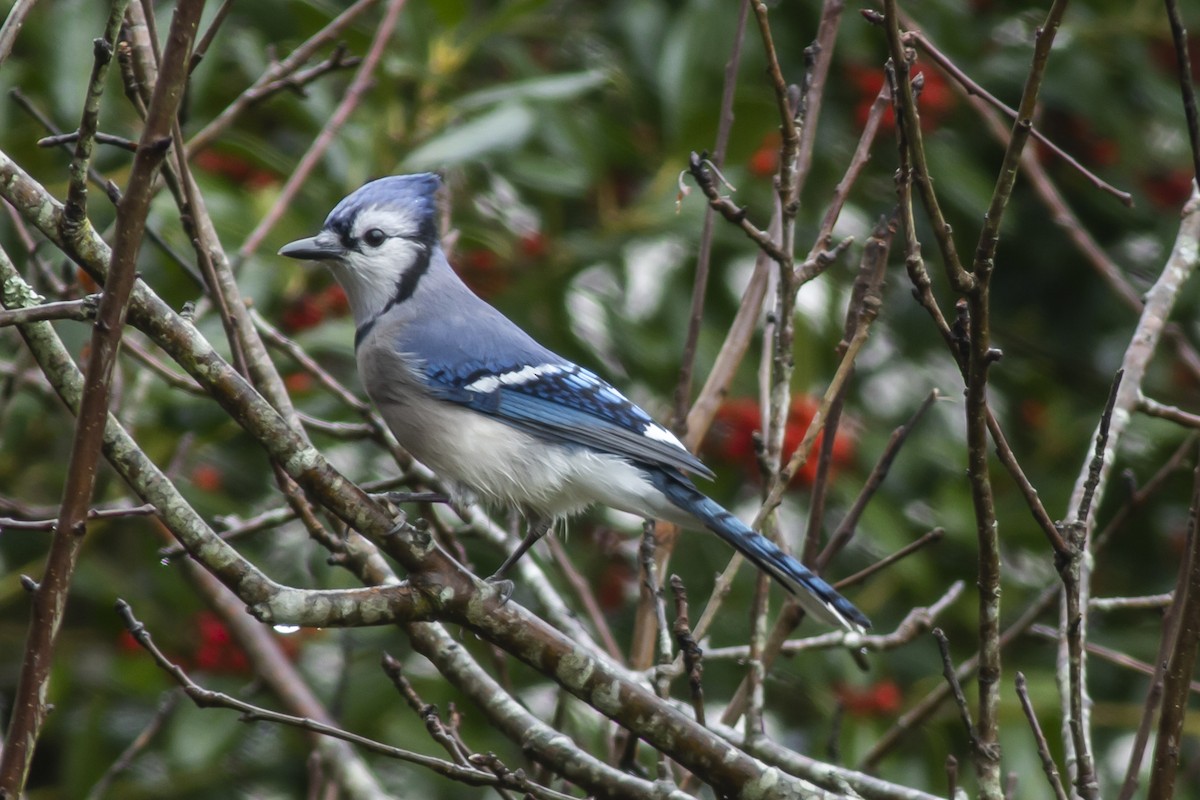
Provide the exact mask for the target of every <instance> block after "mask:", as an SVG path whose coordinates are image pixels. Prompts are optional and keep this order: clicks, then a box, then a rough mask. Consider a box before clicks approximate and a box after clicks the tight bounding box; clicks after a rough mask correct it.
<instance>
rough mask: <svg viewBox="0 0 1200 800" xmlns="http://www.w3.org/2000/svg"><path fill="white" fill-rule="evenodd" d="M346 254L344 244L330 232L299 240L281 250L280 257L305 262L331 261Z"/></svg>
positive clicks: (322, 232)
mask: <svg viewBox="0 0 1200 800" xmlns="http://www.w3.org/2000/svg"><path fill="white" fill-rule="evenodd" d="M345 254H346V249H345V248H344V247H342V243H341V242H339V241H338V239H337V237H336V236H334V235H333V234H332V233H329V232H328V231H321V232H320V233H318V234H317V235H316V236H310V237H308V238H307V239H297V240H296V241H294V242H289V243H288V244H285V245H284V246H283V247H281V248H279V255H281V256H287V257H288V258H299V259H303V260H305V261H330V260H333V259H337V258H341V257H342V256H344V255H345Z"/></svg>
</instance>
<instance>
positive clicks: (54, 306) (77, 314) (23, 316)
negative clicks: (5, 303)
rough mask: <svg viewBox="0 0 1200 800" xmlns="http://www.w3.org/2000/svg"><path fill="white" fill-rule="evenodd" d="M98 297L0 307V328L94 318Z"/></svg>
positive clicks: (81, 320)
mask: <svg viewBox="0 0 1200 800" xmlns="http://www.w3.org/2000/svg"><path fill="white" fill-rule="evenodd" d="M99 299H100V298H99V297H98V296H96V295H92V296H89V297H85V298H83V299H82V300H60V301H58V302H55V303H42V304H40V305H36V306H27V307H25V308H15V309H12V310H11V311H10V310H5V309H0V328H6V327H8V326H9V325H20V324H22V323H27V322H41V321H46V320H56V319H71V320H77V321H80V322H83V321H86V320H90V319H95V318H96V308H97V306H98V301H99Z"/></svg>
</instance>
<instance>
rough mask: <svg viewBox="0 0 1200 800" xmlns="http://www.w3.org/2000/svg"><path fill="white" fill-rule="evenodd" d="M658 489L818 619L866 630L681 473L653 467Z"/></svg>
mask: <svg viewBox="0 0 1200 800" xmlns="http://www.w3.org/2000/svg"><path fill="white" fill-rule="evenodd" d="M650 478H651V481H652V482H653V483H654V485H655V488H657V489H658V490H659V491H660V492H662V493H663V494H664V495H666V497H667V499H668V500H670V501H671V503H672V504H673V505H675V506H676V507H677V508H679V509H681V510H683V511H686V512H687V513H688V514H690V515H691V516H693V517H695V518H696V519H698V520H699V521H700V522H701V523H703V524H704V527H706V528H708V529H709V530H710V531H712V532H713V533H715V534H717V535H718V536H720V537H721V538H722V539H724V540H725V541H726V542H728V543H729V544H731V545H732V546H733V548H734V549H735V550H737V551H738V552H739V553H741V554H742V555H743V556H745V557H746V558H747V559H749V561H750V562H751V563H752V564H754V565H755V566H756V567H758V568H759V569H761V570H762V571H763V572H765V573H767V574H768V575H770V576H771V577H772V578H774V579H775V580H777V581H779V582H780V583H781V584H783V586H784V587H785V588H786V589H787V590H788V591H790V592H791V593H792V594H793V595H795V596H796V601H797V602H799V603H800V605H801V606H802V607H803V608H804V609H805V610H806V611H808V613H810V614H812V615H813V616H814V617H816V618H817V619H820V620H822V621H824V622H825V623H827V624H829V625H834V626H837V627H841V628H844V629H846V630H848V631H857V632H859V633H862V632H864V631H865V630H866V629H867V628H869V627H871V621H870V620H869V619H867V617H866V615H865V614H863V613H862V612H861V611H859V610H858V609H857V608H855V607H854V604H853V603H851V602H850V601H849V600H847V599H846V598H844V597H842V596H841V595H840V594H838V593H837V590H836V589H834V588H833V587H832V586H830V585H829V584H828V583H827V582H825V581H824V580H822V579H821V578H819V577H818V576H817V575H815V574H813V572H812V570H810V569H809V568H808V567H806V566H804V565H803V564H801V563H800V562H799V561H797V560H796V559H795V558H793V557H792V556H789V555H788V554H787V553H785V552H783V551H782V550H780V549H779V547H777V546H776V545H775V543H774V542H772V541H771V540H770V539H768V538H766V537H765V536H763V535H762V534H760V533H756V532H755V531H753V530H751V529H750V528H749V527H748V526H747V525H746V524H745V523H744V522H742V521H741V520H740V519H738V518H737V517H735V516H734V515H733V514H731V513H729V512H728V511H726V510H725V509H724V508H722V507H721V506H720V505H719V504H718V503H716V502H715V501H713V500H712V499H710V498H708V497H707V496H705V495H704V493H703V492H701V491H700V490H699V489H697V488H696V487H695V486H693V485H692V483H691V481H689V480H688V479H687V478H684V477H683V476H681V475H678V476H677V475H671V474H668V473H665V472H662V471H659V470H655V471H654V473H653V474H651V476H650Z"/></svg>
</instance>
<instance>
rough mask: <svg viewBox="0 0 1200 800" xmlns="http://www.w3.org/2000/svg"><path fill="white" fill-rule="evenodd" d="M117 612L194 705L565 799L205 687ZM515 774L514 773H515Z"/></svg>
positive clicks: (474, 781) (124, 611) (469, 779)
mask: <svg viewBox="0 0 1200 800" xmlns="http://www.w3.org/2000/svg"><path fill="white" fill-rule="evenodd" d="M117 612H118V613H119V614H120V615H121V617H122V619H124V621H125V625H126V627H127V628H128V629H129V632H130V633H132V634H133V637H134V639H136V640H137V642H138V644H140V645H141V646H142V648H143V649H144V650H145V651H146V652H147V653H149V654H150V655H151V657H153V659H154V661H155V663H156V664H158V666H159V667H160V668H161V669H162V670H163V671H164V672H166V673H167V674H168V675H170V676H171V677H172V678H174V679H175V681H176V683H178V684H179V686H180V687H181V688H182V689H183V691H184V693H185V694H186V695H187V696H188V698H189V699H190V700H191V701H192V702H193V703H195V704H196V706H197V707H198V708H227V709H230V710H233V711H237V712H239V713H240V714H241V717H240V720H241V721H242V722H257V721H263V722H274V723H276V724H279V725H288V726H290V727H294V728H299V729H300V730H304V731H309V732H311V733H317V734H320V735H322V736H331V737H333V738H336V739H341V740H342V741H345V742H349V743H351V744H354V745H357V746H358V747H361V748H363V749H364V750H367V751H369V752H372V753H376V754H378V755H382V756H386V757H388V758H394V759H397V760H399V761H404V762H406V763H409V764H415V765H417V766H420V767H423V768H425V769H428V770H429V771H431V772H434V773H436V774H438V775H441V776H443V777H446V778H449V779H451V780H455V781H459V782H461V783H464V784H466V785H468V786H506V785H507V786H508V788H512V789H515V790H518V791H527V792H529V793H530V794H533V795H534V796H535V797H546V798H553V799H554V800H566V798H567V797H568V796H567V795H563V794H560V793H559V792H554V791H551V790H548V789H545V788H544V787H539V786H535V785H532V784H530V783H529V782H528V781H519V780H514V781H511V782H510V781H505V780H504V779H503V778H501V777H499V776H497V775H494V774H492V773H490V772H485V771H483V770H480V769H476V768H474V767H472V766H463V765H459V764H455V763H454V762H452V761H446V760H444V759H440V758H433V757H431V756H426V755H422V754H420V753H414V752H412V751H411V750H404V749H402V748H399V747H393V746H391V745H387V744H384V743H382V742H378V741H375V740H373V739H368V738H366V737H365V736H359V735H358V734H355V733H351V732H350V731H347V730H345V729H343V728H337V727H334V726H332V725H328V724H325V723H323V722H319V721H317V720H313V719H309V718H307V717H299V716H293V715H291V714H281V713H279V712H277V711H271V710H269V709H266V708H263V707H262V706H256V705H253V704H252V703H247V702H245V701H244V700H239V699H237V698H235V697H230V696H229V695H227V694H225V693H224V692H214V691H212V690H210V689H205V688H204V687H203V686H201V685H200V684H198V683H196V682H195V681H193V680H192V679H191V677H189V676H188V674H187V673H186V672H185V671H184V670H183V668H182V667H180V666H179V665H177V664H174V663H172V662H171V660H170V659H168V658H167V657H166V656H165V655H164V654H163V652H162V651H161V650H159V649H158V646H157V645H155V644H154V641H153V639H151V638H150V633H149V631H147V630H146V626H145V625H143V624H142V623H141V622H140V621H139V620H138V619H137V617H135V616H134V615H133V610H132V609H131V608H130V607H129V604H128V603H126V602H125V601H124V600H118V601H117ZM514 775H515V774H514Z"/></svg>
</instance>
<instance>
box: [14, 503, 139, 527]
mask: <svg viewBox="0 0 1200 800" xmlns="http://www.w3.org/2000/svg"><path fill="white" fill-rule="evenodd" d="M156 513H158V509H157V508H156V507H155V506H153V505H151V504H150V503H145V504H143V505H140V506H122V507H117V508H92V509H88V512H87V518H88V521H89V522H94V521H97V520H105V519H121V518H122V517H145V516H149V515H151V514H156ZM57 526H58V520H56V519H12V518H11V517H0V531H3V530H9V531H53V530H54V529H55V528H56V527H57Z"/></svg>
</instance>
